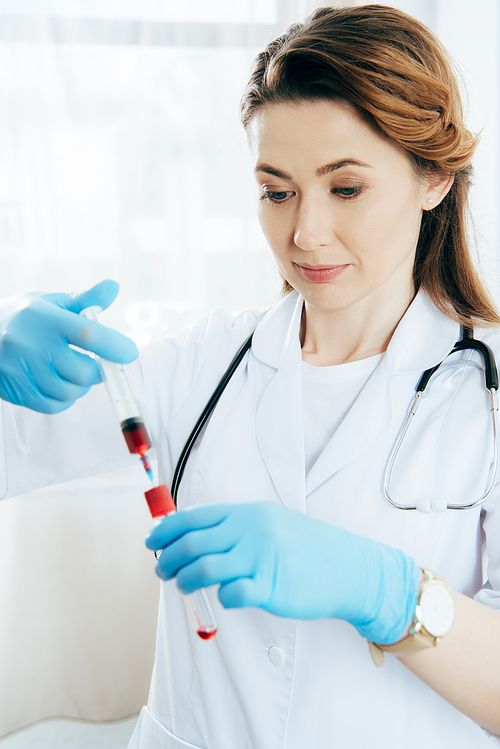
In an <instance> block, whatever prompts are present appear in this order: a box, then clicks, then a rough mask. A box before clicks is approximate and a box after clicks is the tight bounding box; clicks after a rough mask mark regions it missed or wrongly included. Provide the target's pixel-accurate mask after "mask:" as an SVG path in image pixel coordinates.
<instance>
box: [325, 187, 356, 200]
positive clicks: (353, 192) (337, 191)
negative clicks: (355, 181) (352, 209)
mask: <svg viewBox="0 0 500 749" xmlns="http://www.w3.org/2000/svg"><path fill="white" fill-rule="evenodd" d="M362 190H363V188H362V187H333V188H332V192H333V193H334V194H335V195H339V197H341V198H342V200H352V199H353V198H357V197H358V195H360V194H361V192H362ZM345 193H350V195H346V194H345Z"/></svg>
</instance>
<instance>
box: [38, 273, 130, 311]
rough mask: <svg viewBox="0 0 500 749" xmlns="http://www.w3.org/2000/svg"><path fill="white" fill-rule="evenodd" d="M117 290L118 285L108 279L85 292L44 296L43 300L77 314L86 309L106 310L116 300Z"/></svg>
mask: <svg viewBox="0 0 500 749" xmlns="http://www.w3.org/2000/svg"><path fill="white" fill-rule="evenodd" d="M119 289H120V286H119V284H118V283H117V282H116V281H112V280H111V279H109V278H108V279H106V280H105V281H101V282H100V283H98V284H96V285H95V286H92V288H91V289H87V290H86V291H78V292H75V293H73V294H45V295H44V299H48V300H49V301H50V302H52V304H57V306H58V307H62V309H66V310H69V311H70V312H76V313H77V314H79V313H80V312H81V311H82V309H86V307H100V308H101V309H106V308H107V307H109V305H110V304H111V303H112V302H114V300H115V299H116V295H117V294H118V291H119Z"/></svg>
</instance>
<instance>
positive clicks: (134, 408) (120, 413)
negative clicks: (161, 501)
mask: <svg viewBox="0 0 500 749" xmlns="http://www.w3.org/2000/svg"><path fill="white" fill-rule="evenodd" d="M98 312H101V308H100V307H87V309H84V310H82V312H81V313H80V314H82V315H83V316H84V317H86V318H87V319H88V320H93V321H94V322H97V321H98V320H97V313H98ZM94 359H95V361H96V364H97V366H98V367H99V371H100V373H101V377H102V379H103V381H104V383H105V385H106V389H107V391H108V395H109V397H110V399H111V403H112V404H113V407H114V409H115V413H116V416H117V418H118V421H119V422H120V429H121V430H122V434H123V436H124V437H125V442H126V443H127V447H128V449H129V452H131V453H133V454H135V455H139V456H140V458H141V461H142V464H143V466H144V469H145V471H146V473H147V474H148V476H149V478H150V479H151V481H154V479H153V472H152V470H151V466H150V463H149V460H148V457H147V451H148V450H149V448H150V447H151V441H150V439H149V437H148V433H147V431H146V427H145V425H144V421H143V420H142V416H141V412H140V411H139V406H138V405H137V401H136V400H135V398H134V396H133V394H132V390H131V389H130V385H129V382H128V380H127V375H126V374H125V370H124V369H123V367H122V366H121V364H116V363H115V362H112V361H108V360H107V359H102V358H101V357H100V356H97V354H94Z"/></svg>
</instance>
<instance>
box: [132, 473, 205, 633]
mask: <svg viewBox="0 0 500 749" xmlns="http://www.w3.org/2000/svg"><path fill="white" fill-rule="evenodd" d="M144 496H145V497H146V502H147V503H148V506H149V510H150V512H151V515H152V516H153V517H154V518H155V519H157V520H158V521H160V520H161V519H162V518H164V517H165V516H166V515H169V514H170V513H171V512H175V511H176V509H177V508H176V506H175V503H174V500H173V499H172V495H171V494H170V492H169V490H168V488H167V486H166V485H165V484H160V485H159V486H155V487H154V489H150V490H149V491H147V492H144ZM155 554H156V555H157V556H156V558H157V559H158V557H159V556H160V554H161V551H160V552H155ZM181 595H182V598H183V600H184V604H185V606H186V611H187V613H188V616H189V618H190V619H191V622H192V624H193V626H194V628H195V630H196V634H197V635H198V636H199V637H201V639H202V640H211V639H212V638H213V637H215V635H216V634H217V625H216V624H215V617H214V614H213V611H212V607H211V606H210V602H209V600H208V597H207V593H206V591H205V590H204V589H203V588H199V589H198V590H195V591H194V593H188V594H187V595H186V594H184V593H181Z"/></svg>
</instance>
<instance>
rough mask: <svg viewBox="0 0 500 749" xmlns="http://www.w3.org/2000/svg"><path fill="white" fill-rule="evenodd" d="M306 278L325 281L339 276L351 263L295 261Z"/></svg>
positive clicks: (320, 281)
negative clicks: (324, 263) (318, 263)
mask: <svg viewBox="0 0 500 749" xmlns="http://www.w3.org/2000/svg"><path fill="white" fill-rule="evenodd" d="M295 265H296V266H297V268H298V269H299V271H300V272H301V274H302V275H303V276H304V278H307V280H308V281H315V282H316V283H325V282H326V281H331V280H332V279H333V278H337V276H340V274H341V273H343V272H344V271H345V270H346V269H347V268H348V267H349V265H348V264H347V265H309V264H308V263H301V264H300V265H299V264H298V263H295Z"/></svg>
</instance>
